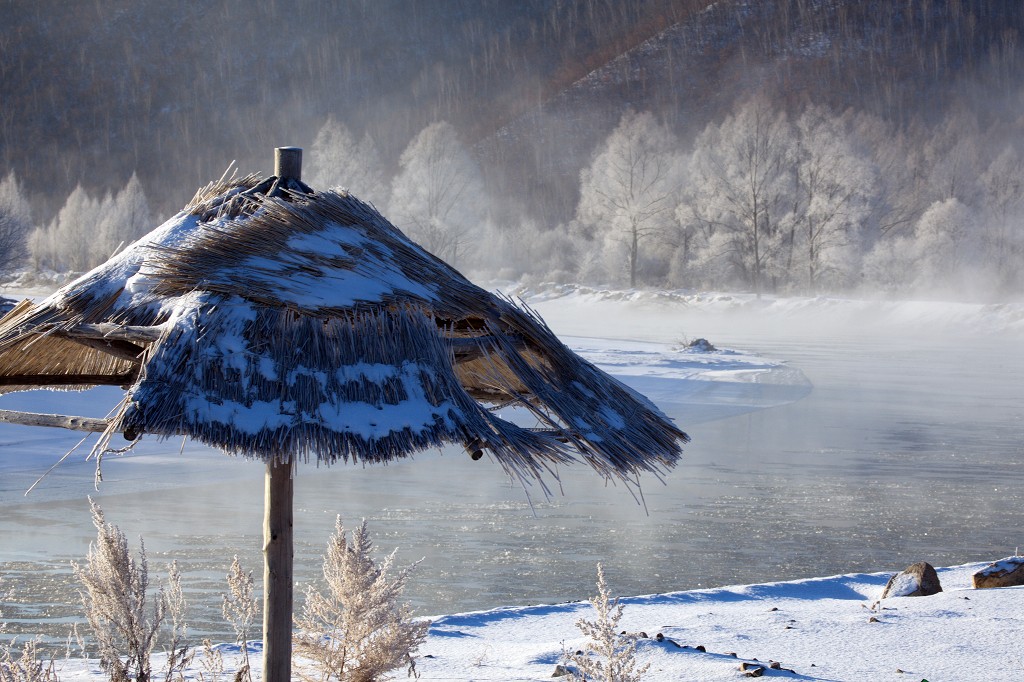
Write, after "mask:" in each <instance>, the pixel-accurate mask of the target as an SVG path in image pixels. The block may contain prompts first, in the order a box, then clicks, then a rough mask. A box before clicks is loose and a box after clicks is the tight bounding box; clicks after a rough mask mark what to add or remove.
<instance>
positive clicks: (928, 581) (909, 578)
mask: <svg viewBox="0 0 1024 682" xmlns="http://www.w3.org/2000/svg"><path fill="white" fill-rule="evenodd" d="M939 592H942V585H941V584H940V583H939V576H938V574H937V573H936V572H935V568H934V567H933V566H932V565H931V564H929V563H928V562H927V561H919V562H917V563H916V564H911V565H910V566H907V567H906V568H905V569H903V571H902V572H901V573H897V574H896V575H894V576H893V577H891V578H889V582H888V583H887V584H886V586H885V590H883V591H882V599H887V598H889V597H927V596H929V595H932V594H938V593H939Z"/></svg>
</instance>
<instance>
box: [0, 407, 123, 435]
mask: <svg viewBox="0 0 1024 682" xmlns="http://www.w3.org/2000/svg"><path fill="white" fill-rule="evenodd" d="M0 422H6V423H8V424H21V425H23V426H49V427H53V428H58V429H68V430H70V431H90V432H92V433H102V432H103V431H106V430H107V426H109V425H110V422H109V421H108V420H106V419H95V418H92V417H69V416H67V415H63V414H42V413H39V412H17V411H15V410H0Z"/></svg>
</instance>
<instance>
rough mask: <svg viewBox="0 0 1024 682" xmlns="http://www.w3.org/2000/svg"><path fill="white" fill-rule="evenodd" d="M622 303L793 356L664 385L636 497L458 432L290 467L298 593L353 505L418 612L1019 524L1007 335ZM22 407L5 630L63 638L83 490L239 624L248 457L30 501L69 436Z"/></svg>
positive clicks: (122, 463)
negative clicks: (738, 375) (539, 466)
mask: <svg viewBox="0 0 1024 682" xmlns="http://www.w3.org/2000/svg"><path fill="white" fill-rule="evenodd" d="M539 307H540V308H541V312H542V314H544V315H545V317H546V318H547V319H548V320H549V322H552V324H553V326H554V327H555V330H556V331H557V332H559V333H560V334H566V333H581V332H582V333H588V332H592V330H593V328H594V325H595V322H594V319H595V314H594V310H593V309H585V310H581V311H580V313H579V318H578V319H575V318H574V317H573V314H572V312H571V309H570V308H568V307H563V308H562V309H561V310H562V314H559V315H555V314H553V311H552V314H549V313H548V312H545V310H544V308H545V305H544V304H539ZM628 310H629V309H628V308H621V309H619V317H617V318H614V317H605V318H603V320H604V321H603V324H604V325H605V328H606V329H609V330H612V331H611V334H613V335H614V334H620V335H630V334H633V335H636V336H638V337H643V338H654V339H656V340H667V339H668V338H672V337H675V338H678V336H679V334H680V329H679V327H678V326H677V325H682V326H685V327H687V328H689V329H691V330H693V331H696V330H697V329H700V330H701V331H702V332H704V333H705V334H706V335H707V337H708V338H709V339H710V340H711V341H712V342H713V343H715V344H716V345H718V346H719V347H735V348H741V349H743V350H747V351H754V352H757V353H759V354H760V355H763V356H765V357H768V358H776V359H782V360H785V361H787V363H788V365H787V366H786V369H785V374H783V375H781V376H780V377H778V378H777V380H778V381H779V383H777V384H772V383H765V384H762V385H757V386H751V387H750V388H751V390H749V391H742V390H740V389H739V388H738V387H736V386H730V385H728V384H721V385H710V386H709V387H708V388H707V389H706V390H704V391H700V392H696V393H693V392H689V393H681V394H680V395H679V396H678V398H677V399H673V397H672V396H671V395H669V394H668V393H665V394H663V395H659V396H657V400H658V402H659V405H661V406H662V407H663V409H665V410H666V412H668V413H669V414H670V416H672V417H673V418H675V419H676V420H677V422H678V423H679V424H681V425H682V426H683V427H684V428H685V429H686V430H687V431H688V432H689V433H690V435H691V436H692V437H693V442H692V443H691V444H690V445H689V446H688V448H687V449H686V453H685V457H684V459H683V461H682V463H681V464H680V466H679V467H678V468H677V469H676V470H674V471H673V472H671V473H670V474H669V475H668V476H667V477H666V478H665V481H664V484H661V483H659V482H658V481H656V480H655V479H653V478H650V479H648V480H646V481H643V486H642V503H640V502H638V500H637V499H636V498H635V497H634V494H635V491H633V492H631V491H630V490H628V489H627V488H625V487H624V486H622V485H621V484H620V485H618V486H611V485H608V486H606V485H605V484H604V483H603V482H602V481H601V480H600V479H599V478H597V477H596V476H595V475H594V474H593V473H591V472H590V471H589V470H587V469H585V468H584V467H574V468H567V469H564V470H563V471H562V472H561V475H560V480H559V481H549V484H550V485H551V487H552V490H553V494H552V495H551V496H550V497H545V496H544V494H543V492H542V491H541V490H540V489H539V488H538V487H537V486H533V487H532V488H528V489H526V490H524V488H523V487H522V486H520V485H519V484H518V483H514V482H510V481H509V480H508V479H507V477H505V475H504V474H503V473H502V472H501V470H500V467H498V466H496V465H494V463H493V462H489V461H488V460H487V459H486V458H485V459H484V460H481V461H479V462H473V461H471V460H470V459H469V458H468V457H467V456H466V455H465V453H463V452H461V451H458V452H457V451H454V450H453V451H445V452H444V453H443V454H439V453H435V452H428V453H422V454H421V455H418V456H417V457H415V458H414V459H412V460H407V461H403V462H400V463H397V464H391V465H388V466H382V467H368V468H363V467H359V466H355V467H353V466H337V467H333V468H330V469H326V468H319V469H318V468H316V467H315V466H313V465H306V466H301V467H300V470H299V475H298V479H297V481H296V499H295V506H296V527H295V531H296V579H297V582H298V585H297V590H296V595H297V600H298V603H301V594H302V592H303V589H304V585H305V584H306V583H308V581H310V580H311V579H314V578H315V577H316V576H317V575H318V572H319V568H320V562H321V555H322V552H323V549H324V546H325V544H326V541H327V538H328V537H329V535H330V533H331V530H332V526H333V523H334V519H335V515H337V514H341V516H342V518H343V520H345V521H347V522H348V524H349V525H355V524H356V523H358V521H359V520H360V519H361V518H364V517H365V518H366V519H367V520H368V522H369V527H370V531H371V533H372V535H373V537H374V539H375V542H376V545H377V549H378V551H379V554H384V553H387V552H390V551H391V550H392V549H394V548H396V547H397V548H398V557H397V563H398V565H404V564H408V563H411V562H413V561H416V560H419V559H422V560H423V561H422V563H421V564H420V565H419V567H418V569H417V570H416V572H415V573H414V576H413V578H412V580H411V581H410V583H409V586H408V588H407V592H406V596H407V597H408V599H409V600H410V601H411V602H412V603H413V605H414V607H415V610H416V612H417V613H418V614H421V615H437V614H442V613H452V612H460V611H468V610H476V609H486V608H491V607H496V606H501V605H508V604H537V603H556V602H560V601H566V600H577V599H585V598H587V597H588V596H589V594H590V592H591V591H592V584H593V581H594V576H595V564H596V563H597V562H598V561H600V562H602V563H603V564H604V566H605V570H606V573H607V576H608V580H609V583H610V585H612V587H613V589H614V590H615V591H616V592H617V593H619V594H624V595H633V594H647V593H655V592H665V591H672V590H684V589H691V588H697V587H712V586H719V585H727V584H735V583H741V584H742V583H752V582H763V581H770V580H786V579H796V578H803V577H812V576H821V575H831V574H836V573H845V572H851V571H873V570H892V571H897V570H900V569H902V568H904V567H905V566H906V565H908V564H910V563H912V562H915V561H919V560H926V561H929V562H931V563H933V564H935V565H955V564H960V563H965V562H969V561H982V560H994V559H997V558H1000V557H1002V556H1006V555H1008V554H1011V553H1012V552H1013V551H1014V549H1015V547H1017V546H1018V545H1020V544H1022V543H1021V537H1020V535H1019V529H1020V528H1021V527H1024V511H1022V510H1024V505H1022V504H1021V503H1022V501H1024V500H1022V497H1024V493H1022V492H1021V491H1022V490H1024V486H1022V485H1021V483H1022V482H1024V407H1022V406H1021V404H1020V401H1019V387H1020V385H1021V381H1022V379H1024V368H1022V362H1021V360H1020V358H1019V354H1018V351H1019V348H1020V339H1019V336H1017V335H1016V334H985V335H977V336H971V335H968V334H959V333H951V332H949V331H948V329H947V330H943V331H941V332H939V331H934V330H933V331H930V332H928V333H914V332H912V331H910V330H909V329H908V327H907V326H903V327H896V326H888V325H880V326H874V327H871V326H868V325H864V324H857V323H854V324H846V325H844V326H842V327H833V326H832V325H830V324H825V323H821V324H818V325H817V327H816V328H815V325H814V324H804V323H805V322H813V320H814V318H815V316H814V315H809V316H804V317H802V318H800V319H790V320H788V321H787V320H785V319H782V320H779V319H775V320H774V321H772V317H771V316H756V315H755V316H752V317H744V316H729V315H725V316H717V317H716V316H706V317H701V318H695V317H692V316H691V317H685V316H679V315H651V314H650V311H649V310H648V311H646V313H645V314H640V313H637V314H636V317H635V318H630V315H631V313H630V312H628ZM588 319H589V322H588V321H587V320H588ZM560 326H561V328H559V327H560ZM659 329H660V330H661V331H660V332H659V331H658V330H659ZM570 343H573V342H572V340H570ZM574 345H577V346H578V345H584V346H585V345H586V341H585V340H581V339H577V342H576V343H575V344H574ZM709 383H712V384H713V382H709ZM638 388H641V389H642V385H638ZM723 415H725V416H723ZM11 428H12V429H15V430H14V431H9V430H8V429H6V428H5V430H4V434H5V436H4V442H3V447H0V457H5V458H9V457H15V458H18V457H23V458H24V462H22V463H19V465H18V466H17V467H14V469H15V470H14V471H12V473H11V474H10V475H9V476H7V477H6V478H5V480H4V482H3V484H2V486H0V488H2V492H0V498H2V499H0V501H2V503H3V508H4V510H5V514H4V516H3V518H2V520H0V537H2V538H3V540H2V543H0V547H2V550H0V574H2V575H3V576H4V579H5V584H6V586H7V587H8V588H13V589H14V591H15V594H16V598H15V602H14V603H5V605H4V611H5V613H6V614H7V616H8V618H7V620H8V621H9V622H10V624H11V631H12V632H25V633H36V632H43V633H45V634H46V635H47V636H48V637H51V638H52V639H51V640H50V641H51V642H57V641H62V640H63V638H64V637H65V636H66V633H67V630H68V628H69V627H70V623H71V622H73V621H78V620H80V614H79V608H78V598H77V594H76V587H75V585H74V584H73V581H72V576H71V570H70V565H69V562H70V561H72V560H76V561H82V560H83V559H84V557H85V553H86V551H87V548H88V543H89V542H90V540H91V539H92V538H93V537H94V531H93V529H92V527H91V525H90V523H89V516H88V503H87V500H86V496H87V495H89V494H92V495H93V496H94V498H95V499H96V500H97V501H98V502H99V504H100V505H101V506H102V507H103V509H104V512H105V514H106V517H107V520H108V521H109V522H112V523H115V524H117V525H118V526H120V527H121V528H122V530H124V531H125V533H126V534H127V535H128V537H129V539H130V540H131V541H132V543H133V546H134V547H137V540H138V536H139V535H140V534H142V535H143V536H144V539H145V543H146V547H147V550H148V553H149V565H150V571H151V574H152V576H153V582H154V584H157V583H158V582H159V581H160V580H162V577H163V575H164V574H165V569H164V566H165V564H166V563H167V562H169V561H171V560H177V561H178V562H179V564H180V565H181V566H182V569H183V573H184V583H185V587H186V590H187V592H188V597H189V600H190V610H191V620H190V627H191V630H192V635H191V636H192V638H193V639H194V640H195V641H198V640H199V639H200V638H201V637H204V636H211V637H213V638H214V639H222V640H230V639H232V638H233V634H232V633H230V632H229V631H228V626H226V625H225V624H224V623H222V622H221V617H220V595H221V594H222V592H223V591H224V584H225V583H224V575H225V574H226V571H227V568H228V566H229V564H230V561H231V557H232V555H234V554H238V555H239V557H240V558H241V560H242V562H243V565H244V566H245V567H247V568H248V569H251V570H254V571H255V573H256V575H257V582H258V576H259V574H260V571H261V570H262V569H261V566H262V557H261V554H260V546H261V542H262V535H261V523H262V506H263V467H262V465H261V464H259V463H256V462H247V461H244V460H238V459H233V458H228V457H224V456H223V455H220V454H218V453H216V452H213V451H209V450H205V449H203V448H200V447H198V446H195V445H192V444H188V445H187V446H186V447H185V449H184V452H183V454H181V455H179V454H178V449H179V446H180V444H179V443H172V442H166V443H162V444H160V443H149V444H145V445H144V446H143V447H140V448H139V450H138V451H137V452H135V453H133V454H131V455H129V456H126V457H124V458H120V459H118V458H108V459H107V460H106V461H105V463H104V478H105V481H104V483H102V484H101V486H100V490H99V491H98V492H95V491H93V490H92V465H91V464H90V463H84V462H82V461H81V457H72V458H71V459H72V460H74V461H73V462H71V461H69V462H68V463H67V464H65V465H64V466H62V467H60V468H59V469H58V470H57V473H55V474H54V476H57V477H58V478H55V479H47V480H46V481H44V483H43V485H42V486H41V487H40V488H39V489H38V490H37V491H36V492H33V493H32V495H30V496H29V497H27V498H25V497H22V495H21V493H22V491H23V490H24V489H25V487H27V484H30V483H31V480H33V479H34V477H36V476H38V475H39V473H41V472H42V470H44V469H45V467H46V466H48V465H49V463H50V462H52V461H54V460H55V459H56V458H57V457H58V456H59V452H58V450H59V451H60V452H63V451H64V450H63V449H61V448H62V447H63V442H55V441H60V439H59V438H52V439H50V440H47V441H45V442H36V441H33V440H31V439H32V438H36V439H37V440H38V441H42V439H43V438H45V437H46V436H48V435H49V434H48V433H43V434H41V435H40V434H39V433H38V432H37V431H22V430H21V429H18V428H17V427H11ZM23 433H27V434H29V435H28V436H26V439H21V434H23ZM72 442H73V441H72ZM19 443H21V445H19ZM25 443H29V446H28V450H27V452H28V453H29V454H30V455H31V457H29V456H28V455H25V454H22V453H24V452H25V451H24V450H19V448H24V447H26V446H25V445H24V444H25ZM44 452H45V453H52V455H51V454H47V455H46V456H42V455H41V454H40V453H44ZM5 466H6V465H5ZM8 468H9V469H10V467H8ZM26 482H27V483H26Z"/></svg>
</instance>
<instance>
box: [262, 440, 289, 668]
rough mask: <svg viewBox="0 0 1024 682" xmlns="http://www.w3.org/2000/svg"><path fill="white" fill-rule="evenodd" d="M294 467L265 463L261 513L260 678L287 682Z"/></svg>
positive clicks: (278, 463) (280, 463) (281, 463)
mask: <svg viewBox="0 0 1024 682" xmlns="http://www.w3.org/2000/svg"><path fill="white" fill-rule="evenodd" d="M293 468H294V467H293V465H292V464H291V463H283V462H278V461H277V460H271V461H270V462H268V463H267V476H266V486H265V490H266V495H265V497H264V501H263V502H264V513H263V679H264V680H265V681H266V682H290V680H291V676H292V607H293V602H294V594H293V591H294V587H293V586H294V582H293V579H292V563H293V561H294V543H293V539H292V500H293V497H294V482H295V479H294V478H293V476H292V474H293V473H294V472H293Z"/></svg>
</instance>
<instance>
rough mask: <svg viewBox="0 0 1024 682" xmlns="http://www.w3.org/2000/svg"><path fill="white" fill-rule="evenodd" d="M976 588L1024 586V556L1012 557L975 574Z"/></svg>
mask: <svg viewBox="0 0 1024 682" xmlns="http://www.w3.org/2000/svg"><path fill="white" fill-rule="evenodd" d="M973 583H974V586H975V587H979V588H980V587H1013V586H1015V585H1024V556H1011V557H1007V558H1005V559H1000V560H999V561H996V562H994V563H991V564H989V565H988V566H986V567H985V568H983V569H981V570H980V571H978V572H977V573H975V574H974V578H973Z"/></svg>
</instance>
